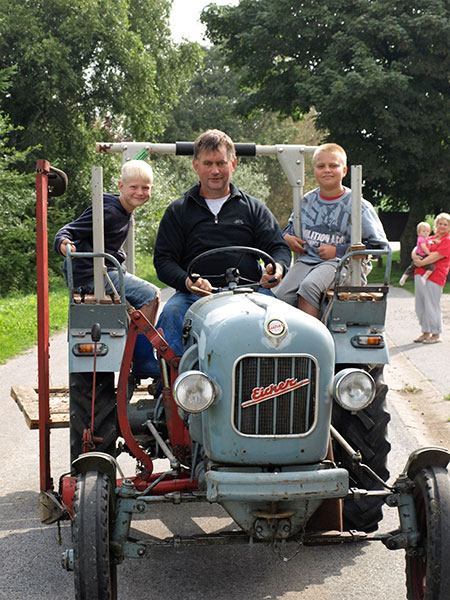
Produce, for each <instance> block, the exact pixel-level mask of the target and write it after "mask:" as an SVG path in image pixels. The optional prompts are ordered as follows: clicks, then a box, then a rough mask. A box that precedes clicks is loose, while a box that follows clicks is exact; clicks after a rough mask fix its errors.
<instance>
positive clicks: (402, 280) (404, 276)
mask: <svg viewBox="0 0 450 600" xmlns="http://www.w3.org/2000/svg"><path fill="white" fill-rule="evenodd" d="M407 279H408V275H402V276H401V277H400V281H399V284H400V285H405V282H406V280H407Z"/></svg>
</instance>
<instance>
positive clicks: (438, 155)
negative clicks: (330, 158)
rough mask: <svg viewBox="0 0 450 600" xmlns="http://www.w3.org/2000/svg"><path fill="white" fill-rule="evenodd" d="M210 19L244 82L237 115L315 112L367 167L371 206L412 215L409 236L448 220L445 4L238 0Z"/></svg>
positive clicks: (448, 11)
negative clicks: (420, 224) (431, 219)
mask: <svg viewBox="0 0 450 600" xmlns="http://www.w3.org/2000/svg"><path fill="white" fill-rule="evenodd" d="M203 20H204V22H205V23H206V24H207V26H208V32H209V37H210V38H211V40H212V41H213V42H214V44H217V45H219V46H220V47H221V48H223V51H224V53H226V55H227V59H226V64H227V65H229V67H230V68H232V69H234V70H236V71H237V72H238V75H239V84H240V88H241V95H240V100H239V108H240V110H241V111H243V112H244V113H245V114H252V113H253V112H254V111H255V110H257V109H258V110H260V109H261V108H262V109H267V110H274V111H279V112H280V113H281V114H284V115H289V116H291V117H294V118H299V117H300V116H301V115H302V114H305V113H306V112H307V111H309V110H310V109H311V108H312V107H314V108H315V110H316V111H317V120H316V124H317V127H318V128H319V129H320V130H321V131H323V132H325V131H326V132H328V133H327V139H329V140H330V141H335V142H338V143H340V144H341V145H343V146H344V147H345V148H346V150H347V152H348V155H349V159H350V162H351V163H353V164H363V165H364V174H365V177H366V185H365V195H366V197H367V198H368V199H370V200H378V199H379V198H381V197H385V198H386V199H387V200H388V202H389V203H390V205H391V206H392V207H393V208H396V209H405V208H407V207H409V208H410V222H409V223H408V231H409V232H412V231H413V229H414V227H415V224H416V222H417V221H420V220H422V219H423V217H424V216H425V214H427V213H434V214H436V213H437V212H439V211H441V210H443V209H445V205H446V202H447V200H446V198H447V193H446V192H447V189H446V188H447V182H448V176H449V164H450V156H449V154H450V145H449V141H450V139H449V131H450V80H449V78H448V73H449V71H450V5H449V3H448V1H446V0H431V1H430V0H418V1H416V2H413V3H412V2H410V0H371V1H370V2H369V1H367V0H344V1H343V0H329V1H328V2H326V3H323V2H316V1H314V0H307V1H305V2H301V3H295V2H290V1H288V0H277V2H272V1H271V0H258V1H255V0H241V2H240V3H239V5H238V6H235V7H230V6H225V7H218V6H217V5H214V4H213V5H212V6H211V7H209V8H208V9H207V10H206V12H204V13H203ZM411 237H412V234H411ZM402 241H407V240H406V238H405V240H402ZM410 242H411V240H409V239H408V243H406V244H404V246H405V247H409V246H410V245H411V243H410Z"/></svg>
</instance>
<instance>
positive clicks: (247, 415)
mask: <svg viewBox="0 0 450 600" xmlns="http://www.w3.org/2000/svg"><path fill="white" fill-rule="evenodd" d="M316 378H317V369H316V364H315V362H314V361H313V360H312V359H311V357H309V356H285V357H279V356H276V357H274V356H264V357H260V356H247V357H244V358H242V359H241V360H240V361H239V362H238V363H236V366H235V371H234V415H233V421H234V426H235V428H236V429H237V430H238V431H240V432H241V433H244V434H247V435H257V436H263V435H278V436H280V435H281V436H282V435H298V434H302V433H306V432H307V431H309V430H310V429H311V427H312V425H313V423H314V416H315V409H316V385H317V382H316Z"/></svg>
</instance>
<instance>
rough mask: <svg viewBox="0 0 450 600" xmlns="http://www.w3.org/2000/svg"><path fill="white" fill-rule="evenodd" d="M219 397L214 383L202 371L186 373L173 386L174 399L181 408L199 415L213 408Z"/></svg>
mask: <svg viewBox="0 0 450 600" xmlns="http://www.w3.org/2000/svg"><path fill="white" fill-rule="evenodd" d="M216 396H217V388H216V385H215V383H214V381H213V380H212V379H211V378H210V377H208V376H207V375H205V374H204V373H202V372H201V371H186V372H185V373H182V374H181V375H179V376H178V377H177V378H176V380H175V383H174V384H173V397H174V399H175V402H176V403H177V404H178V406H179V407H180V408H182V409H183V410H185V411H186V412H190V413H199V412H201V411H202V410H206V409H207V408H209V407H210V406H211V404H212V403H213V402H214V400H215V398H216Z"/></svg>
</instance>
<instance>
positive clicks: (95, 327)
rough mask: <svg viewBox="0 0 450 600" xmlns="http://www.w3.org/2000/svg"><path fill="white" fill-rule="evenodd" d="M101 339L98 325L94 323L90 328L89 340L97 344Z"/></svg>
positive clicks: (100, 329) (100, 330)
mask: <svg viewBox="0 0 450 600" xmlns="http://www.w3.org/2000/svg"><path fill="white" fill-rule="evenodd" d="M101 337H102V328H101V327H100V323H94V324H93V325H92V328H91V338H92V341H93V342H99V341H100V338H101Z"/></svg>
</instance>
